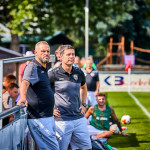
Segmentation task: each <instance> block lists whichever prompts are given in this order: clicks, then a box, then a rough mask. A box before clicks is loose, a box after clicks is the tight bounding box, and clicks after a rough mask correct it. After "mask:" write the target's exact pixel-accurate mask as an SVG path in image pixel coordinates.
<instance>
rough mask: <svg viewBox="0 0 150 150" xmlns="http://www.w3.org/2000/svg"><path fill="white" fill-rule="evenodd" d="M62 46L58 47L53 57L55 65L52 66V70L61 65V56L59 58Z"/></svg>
mask: <svg viewBox="0 0 150 150" xmlns="http://www.w3.org/2000/svg"><path fill="white" fill-rule="evenodd" d="M62 46H63V45H60V46H59V47H58V48H57V50H56V51H55V55H56V63H55V65H54V68H56V67H59V66H60V64H61V56H60V48H61V47H62Z"/></svg>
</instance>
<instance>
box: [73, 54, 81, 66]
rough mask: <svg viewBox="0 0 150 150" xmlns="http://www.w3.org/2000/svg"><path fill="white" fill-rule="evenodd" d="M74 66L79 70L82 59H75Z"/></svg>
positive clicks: (77, 57)
mask: <svg viewBox="0 0 150 150" xmlns="http://www.w3.org/2000/svg"><path fill="white" fill-rule="evenodd" d="M73 66H74V67H78V68H79V67H80V57H79V56H76V57H75V60H74V64H73Z"/></svg>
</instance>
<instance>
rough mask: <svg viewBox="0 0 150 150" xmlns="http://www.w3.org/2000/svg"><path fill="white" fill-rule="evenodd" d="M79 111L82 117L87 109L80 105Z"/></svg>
mask: <svg viewBox="0 0 150 150" xmlns="http://www.w3.org/2000/svg"><path fill="white" fill-rule="evenodd" d="M79 109H80V110H81V114H83V115H84V114H85V113H86V110H87V109H86V107H84V106H83V105H81V106H80V108H79Z"/></svg>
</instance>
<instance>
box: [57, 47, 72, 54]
mask: <svg viewBox="0 0 150 150" xmlns="http://www.w3.org/2000/svg"><path fill="white" fill-rule="evenodd" d="M67 49H74V48H73V47H72V46H71V45H62V46H61V47H60V49H59V52H60V55H61V56H62V55H63V54H64V51H65V50H67Z"/></svg>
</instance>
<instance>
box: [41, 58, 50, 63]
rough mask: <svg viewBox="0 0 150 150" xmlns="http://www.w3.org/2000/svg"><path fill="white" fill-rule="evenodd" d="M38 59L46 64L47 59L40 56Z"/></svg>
mask: <svg viewBox="0 0 150 150" xmlns="http://www.w3.org/2000/svg"><path fill="white" fill-rule="evenodd" d="M39 60H40V61H41V62H42V63H44V64H47V63H48V62H49V61H48V60H45V59H43V58H41V57H39Z"/></svg>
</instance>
